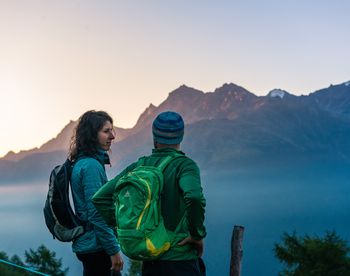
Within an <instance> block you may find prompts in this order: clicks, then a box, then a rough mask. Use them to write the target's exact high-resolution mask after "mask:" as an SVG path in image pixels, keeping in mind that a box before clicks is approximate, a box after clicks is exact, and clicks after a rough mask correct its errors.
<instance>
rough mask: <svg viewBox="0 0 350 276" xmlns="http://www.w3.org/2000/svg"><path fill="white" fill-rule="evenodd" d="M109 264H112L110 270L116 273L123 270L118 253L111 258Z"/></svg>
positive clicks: (122, 263)
mask: <svg viewBox="0 0 350 276" xmlns="http://www.w3.org/2000/svg"><path fill="white" fill-rule="evenodd" d="M111 262H112V267H111V270H114V271H116V272H119V271H121V270H123V265H124V262H123V259H122V257H121V256H120V253H119V252H118V253H117V254H115V255H113V256H111Z"/></svg>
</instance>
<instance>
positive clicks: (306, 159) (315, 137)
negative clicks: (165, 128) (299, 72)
mask: <svg viewBox="0 0 350 276" xmlns="http://www.w3.org/2000/svg"><path fill="white" fill-rule="evenodd" d="M349 103H350V86H349V85H348V83H344V84H340V85H335V86H330V87H329V88H326V89H322V90H319V91H316V92H314V93H311V94H310V95H309V96H294V95H292V94H290V93H288V92H286V91H284V90H281V89H274V90H272V91H270V92H269V93H268V94H267V95H266V96H261V97H258V96H256V95H254V94H253V93H251V92H249V91H247V90H246V89H244V88H242V87H240V86H238V85H235V84H233V83H230V84H224V85H223V86H221V87H220V88H217V89H216V90H215V91H214V92H208V93H204V92H202V91H199V90H196V89H193V88H190V87H187V86H185V85H182V86H180V87H179V88H177V89H175V90H174V91H172V92H170V93H169V95H168V97H167V99H166V100H165V101H164V102H163V103H161V104H160V105H159V106H154V105H152V104H151V105H150V106H149V107H148V108H146V110H145V111H144V112H143V113H142V114H141V115H140V117H139V119H138V121H137V123H136V125H135V126H134V127H133V128H131V129H120V128H116V131H117V137H118V140H117V142H116V143H115V144H114V145H113V146H112V154H111V161H112V164H113V170H112V174H115V173H117V172H119V171H120V170H121V169H122V168H124V167H125V166H126V165H127V164H129V163H130V162H132V161H135V160H136V159H137V158H138V157H139V156H140V155H146V154H149V153H150V152H151V148H152V136H151V123H152V121H153V119H154V118H155V116H156V115H157V114H159V113H160V112H162V111H165V110H174V111H177V112H180V113H181V114H182V115H183V117H184V119H185V122H186V127H185V133H186V134H185V139H184V142H183V150H184V151H185V152H186V153H187V154H188V155H190V156H191V157H193V158H194V159H195V160H196V161H197V162H198V163H199V165H200V166H201V168H202V169H203V171H204V173H206V172H210V171H211V172H216V173H219V172H220V173H225V172H227V173H229V172H233V171H244V170H252V169H254V170H274V169H276V168H278V169H281V168H286V169H291V170H292V169H295V168H296V167H298V169H303V168H305V170H307V168H309V167H310V166H314V167H316V166H319V165H320V164H321V165H323V166H338V165H340V166H342V165H349V163H350V139H349V138H350V116H349V110H350V109H349ZM75 125H76V122H73V121H71V122H70V123H69V124H68V125H67V126H66V127H65V128H64V129H63V130H62V131H61V132H60V133H59V134H58V135H57V137H56V138H54V139H52V140H50V141H48V142H47V143H45V144H44V145H42V146H41V147H40V148H39V149H32V150H30V151H25V152H20V153H18V154H14V153H9V154H7V155H6V156H5V157H4V158H2V159H0V183H8V182H18V181H24V180H25V181H29V180H35V179H47V177H48V174H49V172H50V170H51V168H52V167H53V166H54V165H56V164H59V163H62V162H63V161H64V159H65V158H66V155H67V150H68V146H69V141H70V137H71V134H72V131H73V129H74V127H75Z"/></svg>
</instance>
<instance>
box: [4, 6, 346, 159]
mask: <svg viewBox="0 0 350 276" xmlns="http://www.w3.org/2000/svg"><path fill="white" fill-rule="evenodd" d="M349 11H350V1H347V0H343V1H339V0H333V1H328V0H327V1H326V0H264V1H261V0H255V1H253V0H241V1H235V0H231V1H229V0H227V1H221V0H217V1H213V0H201V1H199V0H176V1H170V0H169V1H166V0H147V1H146V0H139V1H130V0H129V1H127V0H125V1H117V0H113V1H112V0H82V1H77V0H21V1H20V0H0V96H1V97H0V99H1V101H0V120H1V137H0V145H1V147H0V156H3V155H4V154H6V153H7V152H8V151H9V150H13V151H16V152H17V151H19V150H21V149H23V150H24V149H30V148H33V147H39V146H40V145H42V144H43V143H45V142H46V141H48V140H49V139H51V138H53V137H55V136H56V135H57V134H58V133H59V131H60V130H61V129H62V128H63V127H64V126H65V125H66V124H67V123H68V122H69V120H76V119H78V117H79V116H80V115H81V114H82V113H83V112H85V111H86V110H89V109H96V110H99V109H102V110H105V111H107V112H109V113H110V114H111V115H112V116H113V118H114V120H115V125H117V126H119V127H132V126H133V125H134V124H135V122H136V120H137V118H138V116H139V115H140V113H141V112H143V111H144V110H145V108H146V107H147V106H148V105H149V104H150V103H153V104H155V105H159V104H160V103H161V102H162V101H163V100H165V99H166V97H167V95H168V93H169V92H171V91H172V90H174V89H176V88H177V87H179V86H180V85H182V84H186V85H188V86H191V87H194V88H196V89H199V90H202V91H204V92H209V91H214V90H215V88H217V87H220V86H221V85H222V84H223V83H225V82H233V83H236V84H238V85H240V86H243V87H244V88H246V89H248V90H249V91H251V92H253V93H255V94H256V95H266V94H267V93H268V91H270V90H272V89H274V88H281V89H285V90H287V91H289V92H290V93H293V94H295V95H301V94H308V93H310V92H313V91H315V90H317V89H321V88H325V87H328V86H329V85H330V84H338V83H342V82H345V81H348V80H350V50H349V45H350V36H349V28H350V16H349Z"/></svg>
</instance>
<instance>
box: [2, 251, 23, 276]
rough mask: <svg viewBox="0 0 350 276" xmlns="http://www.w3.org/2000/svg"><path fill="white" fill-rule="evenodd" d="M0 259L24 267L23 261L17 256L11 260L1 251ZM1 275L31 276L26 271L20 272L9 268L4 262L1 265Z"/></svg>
mask: <svg viewBox="0 0 350 276" xmlns="http://www.w3.org/2000/svg"><path fill="white" fill-rule="evenodd" d="M0 259H1V260H3V261H7V262H11V263H14V264H17V265H21V266H23V262H22V260H21V259H20V258H19V257H18V256H17V255H13V256H12V257H11V258H9V256H8V255H7V254H6V253H5V252H4V251H0ZM0 275H6V276H29V274H28V273H27V272H26V271H23V270H20V269H18V268H16V267H13V266H9V265H8V264H5V263H2V262H1V263H0Z"/></svg>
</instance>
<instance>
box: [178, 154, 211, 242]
mask: <svg viewBox="0 0 350 276" xmlns="http://www.w3.org/2000/svg"><path fill="white" fill-rule="evenodd" d="M179 176H180V178H179V186H180V188H181V190H182V191H183V196H184V201H185V205H186V212H187V221H188V227H189V232H190V235H191V237H192V238H193V239H194V240H201V239H203V238H204V237H205V236H206V230H205V226H204V213H205V205H206V202H205V198H204V195H203V190H202V186H201V181H200V174H199V168H198V166H197V165H196V163H195V162H194V161H192V160H191V159H187V160H186V161H184V163H183V165H182V166H181V171H180V175H179Z"/></svg>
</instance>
